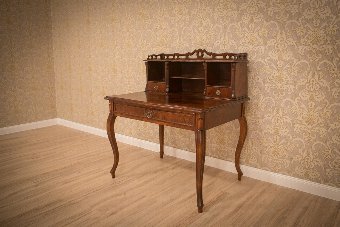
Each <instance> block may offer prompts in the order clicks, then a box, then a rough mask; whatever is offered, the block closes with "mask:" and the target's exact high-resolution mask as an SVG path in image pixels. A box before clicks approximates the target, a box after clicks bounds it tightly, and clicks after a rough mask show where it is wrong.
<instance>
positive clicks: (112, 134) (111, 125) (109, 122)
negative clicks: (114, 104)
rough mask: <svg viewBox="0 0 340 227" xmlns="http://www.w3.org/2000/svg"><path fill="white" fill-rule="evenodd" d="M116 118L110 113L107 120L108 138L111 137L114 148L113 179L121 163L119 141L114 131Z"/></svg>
mask: <svg viewBox="0 0 340 227" xmlns="http://www.w3.org/2000/svg"><path fill="white" fill-rule="evenodd" d="M116 117H117V116H115V115H114V114H113V113H111V112H110V114H109V117H108V118H107V124H106V129H107V136H108V137H109V140H110V144H111V147H112V151H113V157H114V161H113V166H112V169H111V171H110V173H111V175H112V178H115V172H116V169H117V166H118V162H119V152H118V146H117V141H116V136H115V131H114V124H115V120H116Z"/></svg>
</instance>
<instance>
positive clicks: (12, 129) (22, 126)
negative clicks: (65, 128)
mask: <svg viewBox="0 0 340 227" xmlns="http://www.w3.org/2000/svg"><path fill="white" fill-rule="evenodd" d="M56 124H57V118H53V119H49V120H44V121H36V122H31V123H26V124H20V125H13V126H9V127H4V128H0V135H6V134H11V133H15V132H22V131H27V130H32V129H37V128H44V127H48V126H52V125H56Z"/></svg>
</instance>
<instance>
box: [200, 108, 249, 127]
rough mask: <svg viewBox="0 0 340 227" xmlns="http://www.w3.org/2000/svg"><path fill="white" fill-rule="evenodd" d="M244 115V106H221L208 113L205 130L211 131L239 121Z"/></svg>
mask: <svg viewBox="0 0 340 227" xmlns="http://www.w3.org/2000/svg"><path fill="white" fill-rule="evenodd" d="M241 114H242V104H241V103H235V104H230V105H224V106H220V107H218V108H215V109H214V110H213V111H208V112H206V116H205V117H206V118H205V128H206V129H210V128H213V127H216V126H218V125H221V124H224V123H227V122H229V121H232V120H235V119H238V118H239V117H240V116H241Z"/></svg>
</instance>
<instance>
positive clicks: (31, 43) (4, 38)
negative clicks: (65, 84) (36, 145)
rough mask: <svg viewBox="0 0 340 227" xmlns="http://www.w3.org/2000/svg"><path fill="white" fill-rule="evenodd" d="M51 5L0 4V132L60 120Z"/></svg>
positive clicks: (5, 0)
mask: <svg viewBox="0 0 340 227" xmlns="http://www.w3.org/2000/svg"><path fill="white" fill-rule="evenodd" d="M54 80H55V76H54V72H53V59H52V29H51V13H50V2H49V1H45V0H34V1H30V0H20V1H14V0H1V1H0V128H2V127H8V126H12V125H18V124H23V123H29V122H34V121H41V120H47V119H51V118H55V117H56V116H57V111H56V104H55V81H54Z"/></svg>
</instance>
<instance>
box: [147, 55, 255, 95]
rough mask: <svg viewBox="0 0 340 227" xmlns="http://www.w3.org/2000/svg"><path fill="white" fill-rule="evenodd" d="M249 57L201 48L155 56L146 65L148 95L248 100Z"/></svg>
mask: <svg viewBox="0 0 340 227" xmlns="http://www.w3.org/2000/svg"><path fill="white" fill-rule="evenodd" d="M247 62H248V61H247V54H246V53H240V54H236V53H219V54H218V53H212V52H207V51H206V50H203V49H198V50H195V51H193V52H188V53H186V54H179V53H174V54H163V53H162V54H152V55H149V56H148V58H147V60H145V64H146V75H147V84H146V89H145V90H146V91H147V92H161V93H178V92H181V93H200V94H202V95H205V96H206V97H211V98H222V99H240V98H246V97H247V95H248V94H247V87H248V83H247V81H248V80H247Z"/></svg>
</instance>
